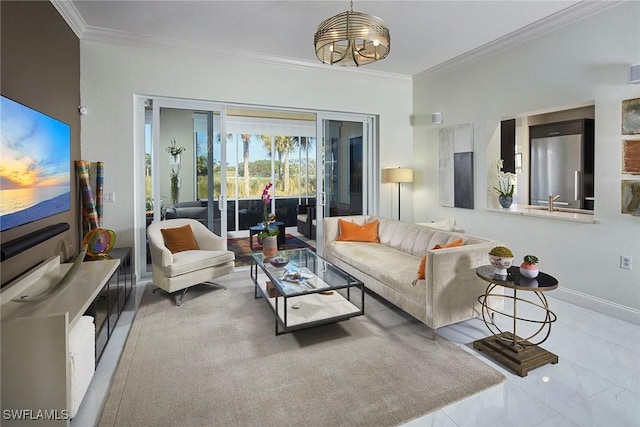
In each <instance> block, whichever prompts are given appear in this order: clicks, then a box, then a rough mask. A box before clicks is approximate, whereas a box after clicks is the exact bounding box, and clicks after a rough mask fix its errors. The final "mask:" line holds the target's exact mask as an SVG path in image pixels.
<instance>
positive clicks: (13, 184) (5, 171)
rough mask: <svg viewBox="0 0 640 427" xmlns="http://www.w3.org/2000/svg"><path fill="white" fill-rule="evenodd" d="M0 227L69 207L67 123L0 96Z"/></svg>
mask: <svg viewBox="0 0 640 427" xmlns="http://www.w3.org/2000/svg"><path fill="white" fill-rule="evenodd" d="M0 134H1V135H2V137H1V141H0V231H5V230H9V229H12V228H15V227H19V226H21V225H24V224H28V223H30V222H34V221H38V220H41V219H43V218H47V217H50V216H52V215H57V214H59V213H62V212H67V211H69V210H70V209H71V127H70V126H69V125H68V124H66V123H63V122H61V121H60V120H57V119H54V118H53V117H50V116H47V115H46V114H43V113H40V112H39V111H36V110H34V109H32V108H29V107H27V106H25V105H22V104H20V103H18V102H16V101H13V100H11V99H9V98H7V97H5V96H1V101H0Z"/></svg>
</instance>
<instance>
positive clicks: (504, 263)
mask: <svg viewBox="0 0 640 427" xmlns="http://www.w3.org/2000/svg"><path fill="white" fill-rule="evenodd" d="M489 262H490V263H491V265H492V266H493V267H494V270H493V272H494V274H497V275H498V276H506V275H507V269H508V268H509V267H511V263H513V257H499V256H495V255H491V254H489Z"/></svg>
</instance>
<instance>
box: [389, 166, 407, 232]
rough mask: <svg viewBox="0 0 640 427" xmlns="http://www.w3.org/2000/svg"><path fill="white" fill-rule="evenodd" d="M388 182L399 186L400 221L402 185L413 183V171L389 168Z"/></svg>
mask: <svg viewBox="0 0 640 427" xmlns="http://www.w3.org/2000/svg"><path fill="white" fill-rule="evenodd" d="M383 172H384V174H385V176H386V179H385V181H386V182H393V183H396V184H398V221H400V184H402V183H403V182H413V169H410V168H388V169H385V170H384V171H383Z"/></svg>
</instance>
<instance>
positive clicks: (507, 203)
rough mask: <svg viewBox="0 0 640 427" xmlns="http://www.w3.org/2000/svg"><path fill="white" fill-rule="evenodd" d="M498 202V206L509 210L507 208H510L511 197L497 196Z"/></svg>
mask: <svg viewBox="0 0 640 427" xmlns="http://www.w3.org/2000/svg"><path fill="white" fill-rule="evenodd" d="M498 201H499V202H500V206H502V207H503V208H504V209H509V207H511V203H513V197H511V196H498Z"/></svg>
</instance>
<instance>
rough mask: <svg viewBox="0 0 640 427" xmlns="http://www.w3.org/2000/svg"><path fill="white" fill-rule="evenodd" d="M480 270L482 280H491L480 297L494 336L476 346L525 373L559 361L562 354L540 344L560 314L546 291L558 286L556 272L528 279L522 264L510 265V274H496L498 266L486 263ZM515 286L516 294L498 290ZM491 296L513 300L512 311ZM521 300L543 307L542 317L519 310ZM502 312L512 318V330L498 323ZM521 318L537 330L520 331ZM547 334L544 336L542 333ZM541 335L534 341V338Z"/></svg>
mask: <svg viewBox="0 0 640 427" xmlns="http://www.w3.org/2000/svg"><path fill="white" fill-rule="evenodd" d="M476 274H477V275H478V277H480V278H481V279H482V280H484V281H486V282H489V285H488V286H487V289H486V291H485V293H484V294H483V295H480V296H479V297H478V301H479V302H480V304H481V305H482V319H483V320H484V324H485V325H486V326H487V328H488V329H489V331H490V332H491V333H492V334H493V335H492V336H490V337H487V338H484V339H481V340H477V341H475V342H474V343H473V348H475V349H476V350H480V351H483V352H485V353H487V354H488V355H489V356H491V357H492V358H494V359H496V360H497V361H498V362H500V363H502V364H503V365H505V366H507V367H509V368H510V369H512V370H513V371H514V372H515V373H517V374H518V375H520V376H521V377H525V376H527V374H528V373H529V371H530V370H532V369H536V368H539V367H540V366H544V365H546V364H548V363H552V364H556V363H558V356H556V355H555V354H553V353H551V352H549V351H547V350H545V349H543V348H542V347H540V346H539V344H542V343H543V342H544V341H546V340H547V338H548V337H549V334H550V333H551V324H552V323H553V322H555V321H556V320H557V316H556V315H555V313H553V311H551V310H550V309H549V304H548V302H547V298H546V297H545V296H544V292H546V291H550V290H553V289H556V288H557V287H558V281H557V280H556V278H554V277H553V276H550V275H548V274H545V273H543V272H539V273H538V277H536V278H535V279H527V278H525V277H523V276H522V275H521V274H520V270H519V268H518V267H510V268H509V269H508V270H507V275H506V276H502V275H497V274H494V267H493V266H491V265H485V266H482V267H478V268H477V269H476ZM498 286H501V287H504V288H508V289H512V290H513V295H507V294H503V293H497V292H494V290H495V289H496V287H498ZM518 291H524V292H533V293H534V294H535V295H536V297H537V298H538V300H539V302H536V301H531V300H529V299H524V298H520V297H519V296H518ZM490 298H504V299H511V300H512V301H513V310H512V312H506V311H500V310H499V309H495V308H493V307H491V306H490V305H489V299H490ZM518 303H521V304H529V305H532V306H534V307H537V308H539V309H541V310H542V312H543V313H544V316H542V319H529V318H525V317H522V316H520V315H519V314H518ZM496 315H501V316H504V317H508V318H511V319H512V320H513V323H512V325H513V326H512V329H513V330H512V331H503V330H502V329H501V328H500V327H499V326H498V325H497V324H496V323H495V316H496ZM518 322H527V323H529V324H533V325H537V326H536V327H537V330H535V331H534V332H533V333H531V334H530V335H529V336H527V337H519V336H518V335H517V333H516V332H517V326H518ZM542 335H543V336H542ZM539 336H541V337H542V338H539V339H538V340H536V341H535V342H534V338H536V337H539Z"/></svg>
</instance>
